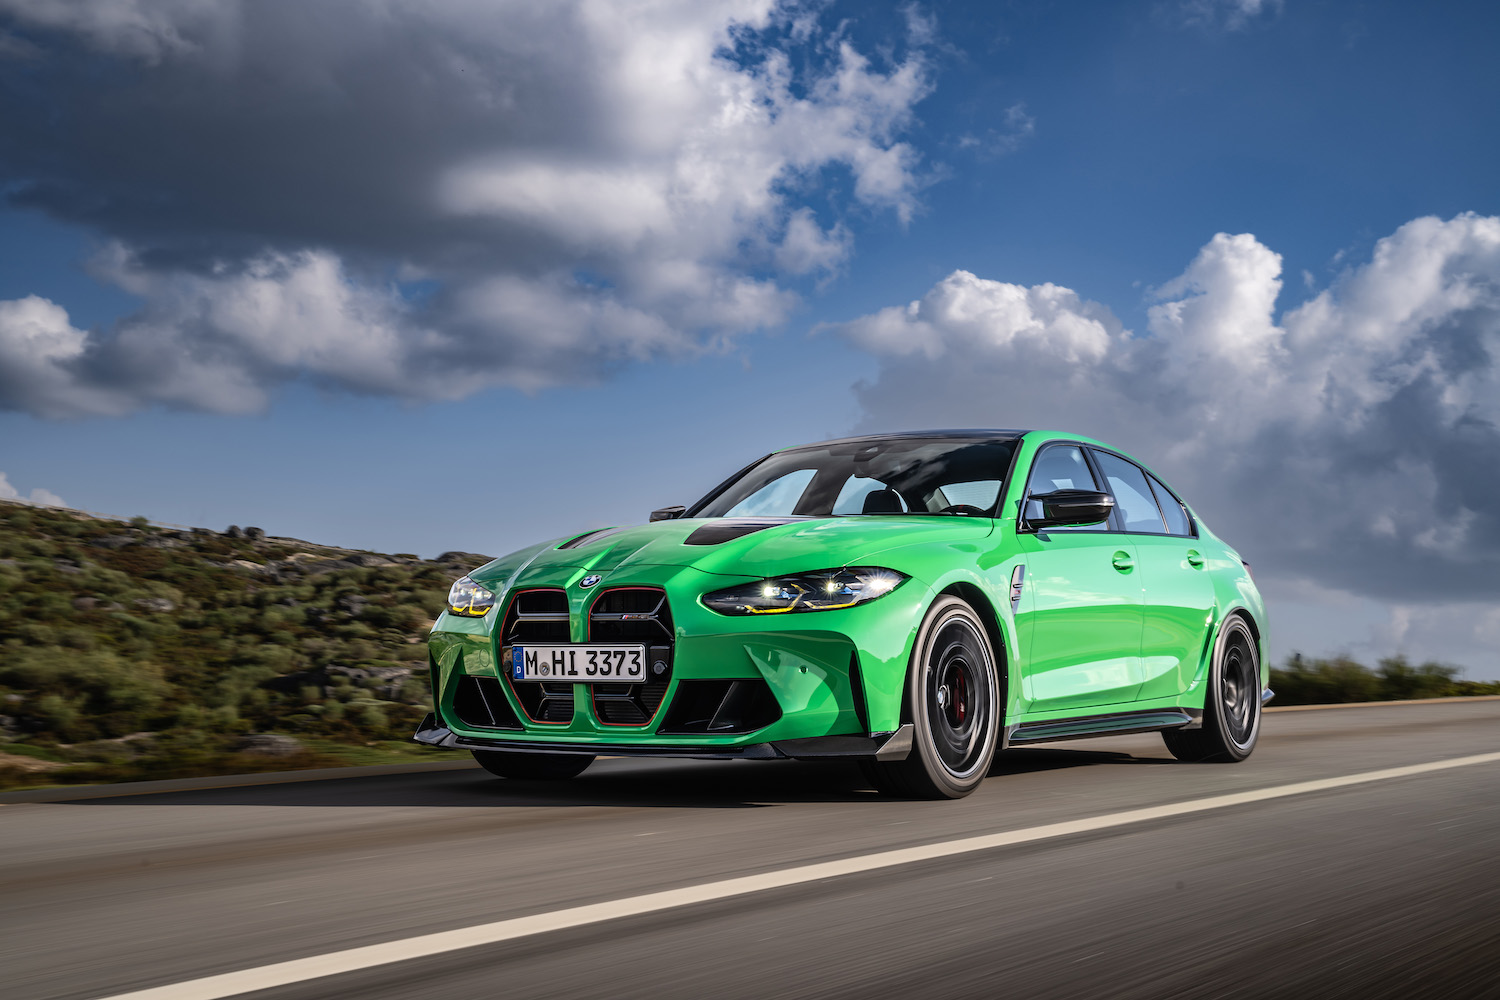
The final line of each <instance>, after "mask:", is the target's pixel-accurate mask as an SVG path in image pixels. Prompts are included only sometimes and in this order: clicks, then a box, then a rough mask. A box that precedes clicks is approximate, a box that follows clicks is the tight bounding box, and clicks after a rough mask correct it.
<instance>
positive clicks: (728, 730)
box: [657, 677, 781, 736]
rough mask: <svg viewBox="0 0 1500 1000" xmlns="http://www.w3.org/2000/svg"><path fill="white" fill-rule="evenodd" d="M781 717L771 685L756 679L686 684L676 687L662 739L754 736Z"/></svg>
mask: <svg viewBox="0 0 1500 1000" xmlns="http://www.w3.org/2000/svg"><path fill="white" fill-rule="evenodd" d="M779 718H781V706H780V705H779V704H777V702H776V696H775V695H773V694H772V693H771V686H770V685H769V684H767V683H766V682H765V681H764V680H762V679H761V678H759V677H757V678H755V679H754V680H717V681H683V682H682V683H680V684H678V685H677V694H676V695H675V696H673V698H672V707H671V708H670V709H668V710H667V718H666V721H665V722H663V723H662V724H661V728H659V729H658V730H657V732H658V733H660V734H662V735H663V736H668V735H672V736H676V735H689V734H707V735H710V736H713V735H723V736H731V735H734V734H736V733H753V732H755V730H757V729H764V728H765V727H766V726H769V725H770V724H771V723H773V722H775V721H776V720H777V719H779Z"/></svg>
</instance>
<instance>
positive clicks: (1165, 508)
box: [1146, 473, 1193, 535]
mask: <svg viewBox="0 0 1500 1000" xmlns="http://www.w3.org/2000/svg"><path fill="white" fill-rule="evenodd" d="M1146 478H1147V479H1149V480H1150V481H1151V492H1153V493H1155V494H1156V503H1157V506H1159V507H1160V508H1161V512H1162V514H1164V515H1165V516H1166V518H1167V534H1169V535H1191V534H1192V533H1193V522H1192V520H1190V519H1189V518H1188V515H1187V511H1186V510H1184V509H1183V507H1182V504H1180V503H1178V502H1177V498H1176V497H1174V496H1173V495H1172V491H1171V490H1169V489H1167V488H1166V487H1165V486H1163V485H1162V484H1161V480H1160V479H1157V478H1156V477H1155V476H1153V475H1151V474H1150V473H1147V474H1146Z"/></svg>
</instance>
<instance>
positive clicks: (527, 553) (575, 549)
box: [471, 514, 994, 589]
mask: <svg viewBox="0 0 1500 1000" xmlns="http://www.w3.org/2000/svg"><path fill="white" fill-rule="evenodd" d="M993 530H994V522H992V521H991V520H990V519H989V518H980V517H973V518H970V517H941V516H932V515H926V516H923V515H911V516H908V515H895V514H893V515H878V516H865V517H777V518H684V519H680V520H672V521H656V522H653V523H651V524H643V525H637V526H634V527H627V528H606V529H602V530H600V531H596V532H592V533H589V534H586V535H582V536H571V537H569V538H563V539H558V540H556V541H553V542H549V543H547V544H545V545H541V546H537V547H534V548H531V549H526V550H523V551H522V552H518V553H515V554H513V555H511V556H505V557H502V558H500V559H497V560H495V561H494V562H492V563H489V564H487V565H485V566H483V567H481V568H480V569H477V570H475V571H474V572H473V573H472V574H471V575H472V576H473V577H474V579H476V580H478V581H479V582H480V583H482V584H484V585H485V586H488V587H491V588H492V589H494V588H495V587H497V586H499V587H505V586H516V585H518V584H524V583H526V582H528V581H529V580H533V579H535V580H537V581H539V582H540V580H542V579H544V578H555V577H556V576H557V575H558V573H557V571H559V570H569V569H572V570H577V569H587V570H589V571H590V572H595V573H599V574H600V575H602V576H607V577H611V576H612V577H616V578H618V576H619V575H620V574H622V573H623V574H628V573H629V571H630V569H631V568H632V567H634V566H641V567H645V566H675V567H684V568H685V567H692V568H694V569H697V570H700V571H702V572H705V573H715V574H720V575H724V576H736V577H753V578H759V577H766V576H775V575H777V574H780V573H791V572H800V571H804V570H813V569H825V568H829V567H834V566H855V565H860V564H867V563H870V562H871V561H872V560H874V559H875V557H876V556H877V555H879V554H880V553H882V552H887V551H888V550H891V549H897V548H901V547H903V546H908V545H921V546H923V547H926V546H928V545H932V544H945V543H953V542H962V541H968V540H977V539H980V538H983V537H985V536H986V535H988V534H990V532H991V531H993ZM892 568H895V569H900V567H899V566H898V567H892Z"/></svg>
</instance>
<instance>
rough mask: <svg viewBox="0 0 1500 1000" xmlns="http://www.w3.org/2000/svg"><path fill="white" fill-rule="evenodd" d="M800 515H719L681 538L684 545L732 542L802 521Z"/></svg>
mask: <svg viewBox="0 0 1500 1000" xmlns="http://www.w3.org/2000/svg"><path fill="white" fill-rule="evenodd" d="M803 520H806V518H801V517H721V518H718V519H717V520H714V521H710V522H708V523H707V524H705V525H704V526H703V527H701V528H699V529H698V530H697V531H695V532H693V533H692V534H691V535H688V536H687V538H685V539H683V541H682V544H684V545H718V544H720V543H722V542H732V541H734V540H735V539H736V538H743V537H745V536H746V535H750V534H754V533H755V532H757V531H764V530H766V529H767V528H775V527H777V526H779V525H783V524H791V523H792V522H794V521H803Z"/></svg>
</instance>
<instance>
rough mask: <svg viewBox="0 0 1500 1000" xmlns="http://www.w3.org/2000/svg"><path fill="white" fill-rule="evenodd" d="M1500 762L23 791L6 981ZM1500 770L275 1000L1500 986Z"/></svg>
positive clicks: (506, 949)
mask: <svg viewBox="0 0 1500 1000" xmlns="http://www.w3.org/2000/svg"><path fill="white" fill-rule="evenodd" d="M1495 751H1500V702H1495V701H1488V702H1479V703H1472V704H1451V703H1450V704H1437V705H1416V706H1403V707H1389V706H1379V707H1369V708H1363V707H1362V708H1348V709H1339V710H1328V711H1312V712H1288V713H1277V714H1272V715H1268V716H1267V717H1266V724H1265V729H1264V733H1263V737H1262V742H1261V745H1260V747H1259V749H1258V750H1257V751H1256V753H1255V755H1254V756H1253V757H1252V758H1251V759H1250V760H1249V761H1247V762H1245V763H1243V764H1239V765H1233V766H1229V765H1187V764H1179V763H1176V762H1173V761H1171V759H1170V758H1169V757H1168V756H1167V754H1166V752H1165V750H1164V749H1163V747H1162V745H1161V742H1160V740H1159V738H1157V737H1155V736H1151V735H1147V736H1132V737H1118V738H1114V739H1109V740H1096V741H1088V742H1075V743H1066V744H1055V745H1052V746H1047V747H1036V748H1028V749H1022V750H1016V751H1011V752H1010V753H1009V754H1007V755H1005V756H1004V758H1003V759H1002V760H1001V761H1000V762H999V763H998V764H997V766H996V768H995V770H994V772H993V774H992V776H991V777H990V779H989V780H988V781H987V782H986V783H985V784H984V786H983V787H982V788H981V789H980V790H979V791H978V792H976V793H975V794H974V795H973V796H971V797H970V798H968V799H964V800H961V801H958V802H891V801H886V800H882V799H879V798H877V797H876V796H875V795H874V794H873V793H872V792H870V791H869V790H868V789H866V788H865V787H864V786H863V785H862V784H861V782H860V779H859V776H858V772H857V771H856V770H854V769H852V768H850V767H846V766H843V765H826V766H825V765H812V764H800V763H793V762H777V763H765V764H752V763H746V762H731V763H710V762H694V761H667V762H655V761H651V762H642V761H627V760H606V761H600V762H598V763H596V764H595V765H594V767H593V768H592V769H590V771H589V772H587V773H586V774H585V775H584V776H582V777H581V778H579V779H576V780H575V781H573V782H571V783H566V784H562V785H558V786H547V787H537V786H523V785H519V784H509V783H506V782H503V781H500V780H498V779H493V778H490V777H489V776H488V775H487V774H485V773H484V772H482V771H479V770H477V769H468V768H466V769H459V770H448V771H442V772H432V773H420V774H401V775H390V776H380V777H362V778H340V779H335V780H325V781H315V782H304V783H295V784H274V785H261V786H249V787H236V788H222V789H210V790H199V791H190V792H172V793H165V794H153V795H135V796H125V797H116V798H102V799H87V800H79V801H74V802H55V803H27V804H11V805H4V806H0V845H3V850H0V994H3V995H4V996H5V997H7V998H16V1000H23V998H80V1000H85V998H98V997H108V996H114V995H117V994H121V993H124V992H127V991H130V990H137V989H144V988H147V987H154V986H160V985H165V984H171V983H177V982H181V981H184V980H191V979H195V978H198V977H203V976H209V975H214V974H217V973H225V972H231V971H234V970H238V969H245V968H253V967H258V966H264V965H267V964H269V963H275V962H281V961H285V960H289V959H296V958H301V957H305V956H312V955H320V954H323V953H326V952H334V951H338V950H340V949H347V948H351V947H356V946H363V945H374V944H382V943H385V942H392V941H399V940H403V939H407V938H410V937H412V936H414V935H421V934H427V933H431V932H434V931H443V930H448V929H452V928H461V927H467V926H470V925H475V924H482V923H486V922H489V921H495V920H501V919H505V918H512V917H521V916H527V915H532V914H543V913H549V912H552V911H556V910H559V909H563V908H568V907H575V906H579V905H582V904H589V903H595V902H600V901H605V900H613V899H623V898H630V897H635V896H638V895H640V894H642V893H649V892H655V891H659V890H664V889H673V888H678V887H682V886H691V885H696V884H700V883H705V882H712V881H715V880H720V879H726V878H733V877H737V876H744V875H753V874H756V873H761V872H772V871H777V870H780V869H785V868H788V867H792V866H797V865H804V864H809V863H814V862H821V861H827V860H831V859H839V858H848V857H854V856H860V855H865V854H869V853H872V852H878V851H886V850H891V849H894V848H903V847H910V846H914V845H925V844H933V843H940V842H945V841H950V840H954V839H957V838H964V837H973V836H976V835H979V834H987V833H992V832H995V831H1004V830H1021V829H1026V828H1032V827H1036V826H1039V825H1043V824H1052V823H1057V822H1060V821H1066V820H1076V819H1082V818H1087V817H1095V816H1100V815H1102V814H1107V813H1112V812H1117V811H1120V810H1128V809H1136V808H1140V807H1146V806H1155V805H1163V804H1169V803H1183V802H1192V801H1195V800H1199V799H1203V798H1206V797H1209V796H1216V795H1222V794H1224V793H1228V792H1238V791H1248V790H1254V789H1265V788H1273V787H1277V786H1282V785H1287V784H1290V783H1294V782H1301V781H1307V780H1309V779H1317V778H1328V777H1336V776H1342V775H1351V774H1356V773H1360V772H1366V771H1374V770H1378V769H1383V768H1393V767H1399V766H1402V765H1408V764H1415V763H1421V762H1429V761H1441V760H1445V759H1450V758H1458V757H1464V756H1468V755H1474V754H1480V753H1485V752H1495ZM1497 845H1500V761H1495V762H1485V763H1478V764H1474V765H1471V766H1464V767H1455V768H1451V769H1446V770H1439V771H1432V772H1429V773H1425V774H1420V775H1415V776H1410V777H1399V778H1395V779H1391V780H1381V781H1375V782H1370V783H1366V784H1360V785H1354V786H1349V787H1344V788H1339V789H1334V790H1324V791H1315V792H1311V793H1306V794H1298V795H1292V796H1287V797H1284V798H1278V799H1274V800H1272V801H1264V802H1256V803H1251V804H1244V805H1235V806H1230V807H1227V808H1217V809H1212V810H1207V811H1200V812H1194V813H1190V814H1187V815H1179V816H1173V817H1168V818H1163V819H1159V820H1151V821H1146V822H1140V823H1133V824H1130V825H1126V826H1119V827H1113V828H1109V829H1101V830H1095V831H1092V832H1087V833H1080V834H1074V835H1068V836H1059V837H1047V838H1045V839H1039V840H1034V841H1032V842H1029V843H1024V844H1017V845H1014V846H1009V847H1001V848H996V849H991V850H982V851H971V852H968V853H964V854H961V855H956V856H951V857H947V858H941V859H937V860H931V861H923V862H918V863H914V864H907V865H901V866H896V867H889V868H884V869H881V870H877V871H869V872H865V873H862V874H853V875H846V876H843V877H838V878H831V879H823V880H818V881H814V882H809V883H805V884H800V885H795V886H790V887H784V888H777V889H771V890H768V891H763V892H754V893H749V894H745V895H740V896H737V897H735V898H732V899H723V900H719V901H715V902H707V903H699V904H696V905H689V906H684V907H677V908H673V909H668V910H664V911H660V912H656V913H650V914H645V915H641V916H634V917H626V918H623V919H616V920H607V921H603V922H597V923H593V924H590V925H588V926H583V927H576V928H572V929H567V930H562V931H556V932H551V933H547V934H541V935H536V936H531V937H525V938H521V939H518V940H512V941H506V942H502V943H499V944H491V945H482V946H479V947H474V948H469V949H466V950H460V951H453V952H449V953H447V954H444V955H438V956H433V957H428V958H420V959H416V960H412V961H406V962H401V963H397V964H391V965H384V966H380V967H376V968H369V969H365V970H362V971H356V972H349V973H344V974H341V975H337V976H334V977H329V978H321V979H314V980H309V981H306V982H302V983H298V984H293V985H288V986H282V987H278V988H276V989H272V990H265V991H261V992H258V993H254V994H248V995H250V996H254V997H258V998H267V1000H269V998H273V997H274V998H276V1000H290V998H293V997H297V998H303V997H305V998H314V997H316V998H332V997H348V998H361V1000H376V998H395V997H403V998H404V997H419V996H420V997H495V996H506V997H601V998H621V997H653V998H654V997H693V998H698V997H768V996H777V997H850V998H854V997H860V998H867V997H888V996H911V997H926V996H942V997H950V998H951V997H999V996H1020V997H1027V998H1048V997H1073V996H1088V997H1092V998H1125V997H1142V998H1145V997H1152V998H1155V997H1194V998H1206V997H1276V996H1288V997H1343V996H1348V997H1359V998H1370V997H1387V996H1389V997H1402V998H1403V1000H1411V998H1422V997H1444V998H1458V997H1497V998H1500V858H1497V857H1496V848H1497Z"/></svg>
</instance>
